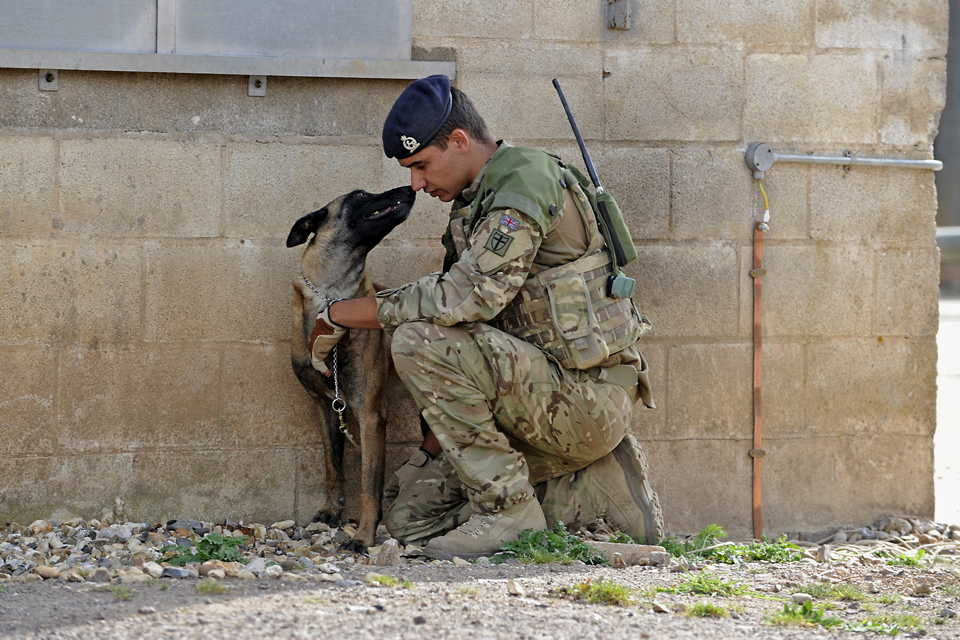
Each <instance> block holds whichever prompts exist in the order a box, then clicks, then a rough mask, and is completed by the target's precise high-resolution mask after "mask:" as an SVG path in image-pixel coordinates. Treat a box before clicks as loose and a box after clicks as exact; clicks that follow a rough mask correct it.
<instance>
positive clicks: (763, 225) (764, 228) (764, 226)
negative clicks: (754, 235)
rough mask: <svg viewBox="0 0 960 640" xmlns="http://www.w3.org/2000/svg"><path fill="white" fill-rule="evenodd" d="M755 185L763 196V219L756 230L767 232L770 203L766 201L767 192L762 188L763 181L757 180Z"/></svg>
mask: <svg viewBox="0 0 960 640" xmlns="http://www.w3.org/2000/svg"><path fill="white" fill-rule="evenodd" d="M757 184H758V185H760V193H762V194H763V207H764V211H763V218H762V219H761V221H760V223H759V224H758V226H757V228H758V229H759V230H760V231H767V230H769V229H770V227H769V225H767V223H768V222H770V201H769V200H767V191H766V189H764V188H763V180H761V179H760V178H757Z"/></svg>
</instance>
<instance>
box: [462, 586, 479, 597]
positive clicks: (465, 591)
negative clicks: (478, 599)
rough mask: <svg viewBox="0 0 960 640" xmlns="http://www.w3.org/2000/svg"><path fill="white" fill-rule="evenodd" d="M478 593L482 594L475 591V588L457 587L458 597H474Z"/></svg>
mask: <svg viewBox="0 0 960 640" xmlns="http://www.w3.org/2000/svg"><path fill="white" fill-rule="evenodd" d="M477 593H480V592H479V591H478V590H477V589H474V588H473V587H457V595H458V596H472V595H475V594H477Z"/></svg>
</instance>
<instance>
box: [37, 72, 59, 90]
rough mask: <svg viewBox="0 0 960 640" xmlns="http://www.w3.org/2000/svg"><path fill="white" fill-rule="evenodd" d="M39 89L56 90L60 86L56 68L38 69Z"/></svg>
mask: <svg viewBox="0 0 960 640" xmlns="http://www.w3.org/2000/svg"><path fill="white" fill-rule="evenodd" d="M39 88H40V91H56V90H57V89H59V88H60V72H59V71H58V70H57V69H40V79H39Z"/></svg>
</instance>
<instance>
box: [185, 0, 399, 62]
mask: <svg viewBox="0 0 960 640" xmlns="http://www.w3.org/2000/svg"><path fill="white" fill-rule="evenodd" d="M176 21H177V24H176V53H178V54H194V55H220V56H236V55H253V56H267V57H274V56H276V57H284V58H341V59H361V60H409V59H410V40H411V32H412V28H413V8H412V0H363V1H358V0H273V1H272V2H263V0H178V1H177V8H176Z"/></svg>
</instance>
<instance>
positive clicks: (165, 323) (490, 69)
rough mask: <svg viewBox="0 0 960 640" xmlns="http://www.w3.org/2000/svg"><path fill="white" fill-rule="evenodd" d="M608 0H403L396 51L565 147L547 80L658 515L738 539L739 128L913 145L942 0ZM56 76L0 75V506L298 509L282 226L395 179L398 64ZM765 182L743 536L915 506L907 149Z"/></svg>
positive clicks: (745, 214) (152, 514) (919, 391)
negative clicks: (618, 325)
mask: <svg viewBox="0 0 960 640" xmlns="http://www.w3.org/2000/svg"><path fill="white" fill-rule="evenodd" d="M605 7H606V3H605V2H602V1H601V0H589V1H587V0H578V1H576V2H567V1H563V2H560V1H558V0H524V1H523V2H510V3H507V2H503V1H502V0H467V1H466V2H464V1H462V0H458V1H456V2H454V1H453V0H417V1H416V2H415V3H414V22H413V25H414V27H413V28H414V32H413V44H414V56H415V57H416V58H418V59H444V60H455V61H456V63H457V73H458V75H457V79H456V84H457V86H459V87H460V88H461V89H463V90H464V91H466V92H467V93H468V94H469V95H470V96H471V97H472V98H473V100H474V102H475V103H476V104H477V106H478V107H479V109H480V111H481V112H482V113H483V114H484V116H485V117H486V119H487V121H488V124H489V125H490V126H491V129H492V130H493V131H494V133H495V134H496V135H497V136H498V137H503V138H506V139H508V140H510V141H511V142H512V143H514V144H527V145H532V146H540V147H545V148H549V149H552V150H556V151H558V152H560V153H561V155H563V156H564V157H565V158H566V159H568V160H577V159H578V157H579V153H578V151H577V149H576V145H575V142H574V140H573V136H572V133H571V132H570V129H569V127H568V125H567V123H566V121H565V118H564V114H563V111H562V108H561V106H560V104H559V100H558V99H557V97H556V94H555V93H554V91H553V88H552V86H551V84H550V80H551V79H552V78H554V77H559V78H560V79H561V81H562V82H563V86H564V90H565V92H566V94H567V97H568V99H569V101H570V103H571V105H572V106H573V108H574V110H575V112H576V115H577V117H578V121H579V124H580V127H581V129H582V131H583V133H584V136H585V138H586V139H587V142H588V145H589V147H590V149H591V152H592V153H593V155H594V159H595V162H596V165H597V169H598V171H599V173H600V175H601V177H602V178H603V179H604V182H605V186H606V187H607V188H608V189H609V190H610V191H611V192H612V193H613V194H614V195H615V196H617V198H618V200H619V202H620V203H621V205H622V208H623V209H624V211H625V212H626V213H627V215H628V218H629V220H628V223H629V225H630V228H631V231H632V233H633V235H634V238H635V240H636V243H637V245H638V248H639V254H640V256H639V258H638V259H637V260H636V261H635V262H634V263H633V264H631V265H630V267H629V271H630V273H631V275H633V277H635V278H636V279H637V281H638V285H639V286H638V293H637V296H636V299H637V302H638V305H639V306H640V307H641V310H642V311H643V313H645V314H646V315H648V316H649V317H650V319H651V320H652V322H653V324H654V329H653V331H652V332H651V333H649V334H648V336H647V337H646V338H645V343H646V344H645V348H644V353H645V355H646V356H647V358H648V360H649V361H650V363H651V367H652V370H653V376H654V390H655V394H656V398H657V404H658V408H657V409H656V410H649V411H639V410H638V412H637V415H636V418H635V421H634V425H633V432H634V433H635V434H636V435H637V436H638V438H639V439H640V440H641V441H642V443H643V446H644V447H645V449H646V450H647V452H648V458H649V459H650V462H651V467H652V469H651V471H652V475H653V480H654V485H655V488H656V490H657V491H658V492H659V493H660V495H661V500H662V502H663V506H664V513H665V517H666V525H667V529H668V530H670V531H672V532H694V531H696V530H699V529H700V528H702V527H703V526H705V525H707V524H710V523H718V524H720V525H721V526H723V527H724V528H726V529H727V530H728V531H731V532H732V533H734V534H735V535H746V534H749V533H750V532H751V531H752V521H751V462H750V458H749V457H748V456H747V451H748V450H749V449H751V448H752V430H753V413H752V331H753V325H752V284H753V283H752V280H751V278H750V277H749V275H748V271H749V270H750V269H751V268H752V228H753V221H754V220H755V219H757V218H758V217H759V216H760V215H761V214H762V210H763V201H762V198H761V196H760V193H759V190H758V188H757V186H756V183H755V181H754V180H753V179H752V178H751V175H750V173H749V172H748V171H747V169H746V166H745V164H744V162H743V152H744V150H745V148H746V146H747V145H748V144H749V143H751V142H755V141H764V142H767V143H769V144H771V145H772V146H773V147H774V149H775V150H777V151H781V152H793V153H808V152H809V153H824V154H830V155H837V154H839V153H840V152H842V151H843V150H844V149H851V150H852V151H854V152H855V153H857V154H860V155H863V156H895V157H910V158H926V157H930V154H931V152H932V144H933V137H934V136H935V134H936V130H937V124H938V118H939V114H940V111H941V109H942V107H943V101H944V78H945V75H944V71H945V63H944V54H945V50H946V37H947V34H946V18H947V3H946V1H945V0H904V1H903V2H898V3H895V4H890V3H887V2H880V1H878V0H789V1H786V2H777V3H769V2H760V1H758V0H750V1H749V2H734V1H732V0H721V1H719V2H718V1H711V2H705V1H703V0H651V1H649V2H647V1H644V2H635V3H634V5H633V7H632V11H633V28H632V29H631V30H629V31H612V30H608V29H606V27H605V13H604V12H605ZM59 85H60V89H59V91H57V92H43V93H41V92H39V91H38V90H37V76H36V71H21V70H10V69H6V70H0V88H2V90H0V127H2V129H0V194H2V196H3V197H2V198H0V280H2V282H3V283H4V284H3V287H2V288H0V367H2V369H0V370H2V371H3V372H4V375H3V376H2V377H0V433H2V434H3V438H0V516H2V517H0V520H3V521H7V520H11V519H15V520H30V519H32V518H34V517H42V516H51V515H58V514H74V513H76V514H81V515H86V516H99V515H101V512H103V511H108V512H109V511H113V512H114V513H113V515H115V516H121V515H122V516H123V517H126V518H134V519H143V520H162V519H164V518H167V517H196V518H201V519H218V518H224V517H231V518H234V519H240V518H243V519H247V520H259V521H267V520H280V519H284V518H287V517H294V518H296V519H298V520H300V521H306V520H309V518H310V517H311V516H312V514H313V513H314V511H315V510H316V509H317V507H318V506H319V504H320V503H321V500H322V498H323V492H324V487H325V479H324V477H323V471H322V464H321V460H322V450H321V445H320V440H319V435H318V433H317V417H318V414H317V410H316V408H315V407H314V406H313V404H312V402H311V401H310V399H309V397H308V396H307V395H306V394H305V393H304V392H303V391H302V390H301V388H300V386H299V384H298V382H297V381H296V379H295V377H294V376H293V374H292V372H291V370H290V366H289V356H288V353H289V342H288V340H289V337H288V335H289V327H290V311H289V304H290V286H291V285H290V283H291V281H292V279H293V278H294V277H296V275H297V273H298V267H297V264H298V259H299V251H298V250H295V249H286V248H285V247H284V245H283V240H284V238H285V237H286V234H287V231H288V230H289V228H290V225H291V224H292V223H293V222H294V221H295V220H296V219H297V218H298V217H300V216H301V215H303V214H304V213H306V212H308V211H311V210H314V209H316V208H319V207H320V206H322V205H323V204H325V203H326V202H328V201H329V200H331V199H333V198H334V197H336V196H337V195H339V194H341V193H344V192H346V191H349V190H352V189H355V188H366V189H370V190H380V189H386V188H391V187H394V186H397V185H399V184H403V183H404V182H405V181H406V180H407V175H406V172H405V171H404V170H402V169H401V168H400V167H399V166H397V164H396V163H395V162H394V161H392V160H386V159H384V158H383V156H382V153H381V151H380V147H379V144H380V130H379V128H380V125H381V123H382V120H383V118H384V116H385V114H386V112H387V111H388V109H389V107H390V105H391V104H392V101H393V100H394V98H395V97H396V96H397V95H398V94H399V92H400V91H401V90H402V88H403V87H404V86H405V83H404V82H399V81H388V80H348V79H303V78H270V81H269V85H268V93H267V96H266V97H265V98H252V97H249V96H247V95H246V78H245V77H230V76H199V75H198V76H186V75H184V76H179V75H154V74H132V73H108V72H72V71H67V70H63V71H61V74H60V82H59ZM764 185H765V187H766V189H767V192H768V194H769V196H770V204H771V213H772V220H771V230H770V231H769V232H768V233H766V234H765V235H766V238H765V247H764V259H765V267H766V269H767V276H766V277H765V278H764V281H763V287H764V351H763V357H764V396H763V397H764V429H765V431H764V448H765V449H766V450H767V455H766V458H765V462H764V471H763V473H764V476H763V479H764V492H763V503H764V516H765V529H766V531H767V532H769V533H776V532H780V531H797V530H812V529H818V528H821V527H825V526H830V525H837V524H856V523H866V522H868V521H871V520H872V519H874V518H876V517H877V516H879V515H881V514H883V513H890V512H898V513H914V514H918V515H922V516H926V517H931V516H932V515H933V510H934V504H933V453H932V452H933V449H932V443H933V433H934V429H935V399H936V383H935V380H936V360H937V353H936V343H935V336H936V331H937V323H938V319H937V283H938V268H939V267H938V254H937V249H936V246H935V241H934V215H935V211H936V192H935V189H934V182H933V174H932V173H930V172H923V171H910V170H894V169H871V168H861V167H857V168H855V169H853V170H852V171H850V172H846V171H844V170H843V169H842V168H840V167H810V166H804V165H790V164H778V165H776V166H775V167H774V168H773V169H772V170H771V171H770V172H768V173H767V176H766V178H765V180H764ZM445 219H446V212H445V207H444V206H442V205H440V204H439V203H434V202H427V201H426V198H425V197H424V196H421V197H420V198H419V199H418V204H417V206H416V209H415V213H414V215H413V217H412V218H411V220H409V221H408V222H407V223H406V224H404V225H402V226H401V227H399V228H398V229H397V230H396V231H395V232H394V233H393V234H391V236H390V237H388V238H387V240H385V241H384V243H383V245H382V246H381V247H379V248H377V249H376V250H375V251H374V252H373V253H372V254H371V257H370V261H369V267H370V269H371V271H372V272H373V274H374V276H375V279H377V280H378V281H380V282H382V283H383V284H385V285H392V284H400V283H403V282H407V281H410V280H412V279H414V278H416V277H418V276H419V275H422V274H424V273H427V272H430V271H433V270H435V269H437V268H439V265H440V262H441V257H442V250H441V249H440V248H439V235H440V233H441V232H442V230H443V226H444V222H445ZM389 429H390V431H389V434H388V441H389V442H390V447H389V451H388V458H389V467H390V470H392V469H395V468H396V467H397V466H399V464H400V463H401V462H402V461H403V459H404V458H405V456H406V454H407V452H408V451H409V450H410V448H411V446H413V445H414V444H415V442H416V438H417V435H416V434H417V425H416V413H415V411H414V410H412V408H411V407H410V405H409V403H405V404H404V403H401V404H400V405H399V407H398V410H397V411H396V412H395V415H394V417H393V419H392V422H391V425H390V428H389ZM347 457H348V460H347V464H348V466H350V467H351V468H352V469H357V468H358V466H359V465H358V458H357V454H356V452H354V451H352V450H350V449H349V448H348V456H347ZM351 488H352V487H351ZM349 499H350V496H349V494H348V500H349ZM354 504H355V503H354ZM354 513H355V511H354Z"/></svg>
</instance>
